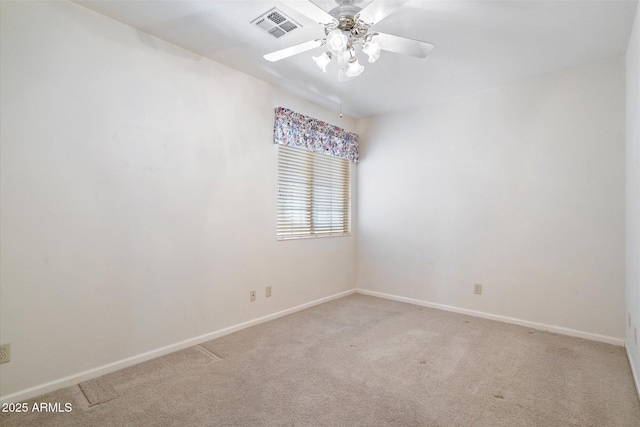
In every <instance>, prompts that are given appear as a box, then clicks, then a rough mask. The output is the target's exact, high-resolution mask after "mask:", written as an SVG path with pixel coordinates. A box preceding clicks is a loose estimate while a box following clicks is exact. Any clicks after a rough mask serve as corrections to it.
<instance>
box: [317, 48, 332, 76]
mask: <svg viewBox="0 0 640 427" xmlns="http://www.w3.org/2000/svg"><path fill="white" fill-rule="evenodd" d="M313 62H315V63H316V65H317V66H318V68H320V69H321V70H322V72H324V73H326V72H327V65H329V63H330V62H331V54H330V53H329V52H325V53H323V54H322V55H318V56H314V57H313Z"/></svg>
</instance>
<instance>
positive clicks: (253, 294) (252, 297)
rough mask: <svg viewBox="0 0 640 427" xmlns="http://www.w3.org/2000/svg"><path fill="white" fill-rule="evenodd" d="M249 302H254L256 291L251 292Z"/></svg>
mask: <svg viewBox="0 0 640 427" xmlns="http://www.w3.org/2000/svg"><path fill="white" fill-rule="evenodd" d="M250 299H251V301H255V300H256V291H251V298H250Z"/></svg>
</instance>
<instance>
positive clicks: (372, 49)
mask: <svg viewBox="0 0 640 427" xmlns="http://www.w3.org/2000/svg"><path fill="white" fill-rule="evenodd" d="M362 51H363V52H364V53H366V54H367V55H368V56H369V62H370V63H372V64H373V63H374V62H376V61H377V60H378V58H380V52H381V51H382V49H381V48H380V45H379V44H378V43H376V42H374V41H368V42H366V43H365V44H364V46H362Z"/></svg>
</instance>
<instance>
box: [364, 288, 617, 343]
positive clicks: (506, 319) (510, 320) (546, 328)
mask: <svg viewBox="0 0 640 427" xmlns="http://www.w3.org/2000/svg"><path fill="white" fill-rule="evenodd" d="M357 293H359V294H363V295H370V296H374V297H379V298H385V299H389V300H393V301H400V302H406V303H409V304H414V305H420V306H423V307H429V308H437V309H439V310H445V311H451V312H454V313H460V314H467V315H469V316H474V317H482V318H483V319H490V320H497V321H498V322H504V323H511V324H514V325H520V326H526V327H527V328H532V329H538V330H542V331H549V332H554V333H557V334H562V335H569V336H571V337H577V338H584V339H588V340H591V341H600V342H604V343H607V344H613V345H617V346H624V340H622V339H618V338H613V337H608V336H605V335H598V334H592V333H590V332H583V331H577V330H575V329H569V328H563V327H561V326H552V325H545V324H543V323H536V322H530V321H528V320H522V319H516V318H513V317H506V316H499V315H497V314H489V313H484V312H482V311H475V310H469V309H466V308H460V307H454V306H451V305H444V304H437V303H433V302H428V301H422V300H417V299H413V298H406V297H401V296H397V295H390V294H385V293H382V292H374V291H368V290H366V289H358V290H357Z"/></svg>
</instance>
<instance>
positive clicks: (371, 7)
mask: <svg viewBox="0 0 640 427" xmlns="http://www.w3.org/2000/svg"><path fill="white" fill-rule="evenodd" d="M400 6H402V4H401V3H400V2H398V1H396V0H384V1H383V0H378V1H376V0H374V1H372V2H371V3H369V4H368V5H367V6H366V7H365V8H364V9H362V10H361V11H360V13H358V14H357V15H356V16H355V18H356V21H357V20H358V19H359V20H361V21H363V22H364V23H365V24H367V25H369V26H371V25H374V24H377V23H378V22H380V21H382V20H383V19H384V18H386V17H387V16H389V15H390V14H391V13H392V12H393V11H394V10H396V9H398V8H399V7H400Z"/></svg>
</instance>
